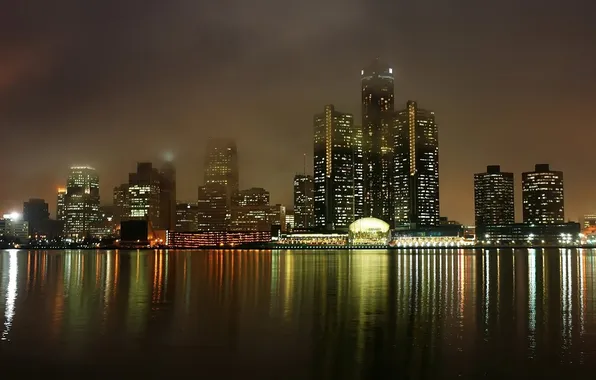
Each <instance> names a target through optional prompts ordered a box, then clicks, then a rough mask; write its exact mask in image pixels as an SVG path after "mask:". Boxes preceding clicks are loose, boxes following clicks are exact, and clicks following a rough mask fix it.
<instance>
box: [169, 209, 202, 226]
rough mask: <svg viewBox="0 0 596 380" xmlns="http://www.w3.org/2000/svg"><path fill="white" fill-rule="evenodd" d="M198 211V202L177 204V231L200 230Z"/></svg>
mask: <svg viewBox="0 0 596 380" xmlns="http://www.w3.org/2000/svg"><path fill="white" fill-rule="evenodd" d="M197 212H198V206H197V204H196V203H178V204H177V205H176V228H175V231H178V232H188V231H198V230H199V227H198V225H197ZM168 231H169V230H168Z"/></svg>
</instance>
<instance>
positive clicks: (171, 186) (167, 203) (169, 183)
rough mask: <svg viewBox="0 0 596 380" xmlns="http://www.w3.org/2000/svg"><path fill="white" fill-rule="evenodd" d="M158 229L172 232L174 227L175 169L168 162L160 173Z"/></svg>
mask: <svg viewBox="0 0 596 380" xmlns="http://www.w3.org/2000/svg"><path fill="white" fill-rule="evenodd" d="M159 185H160V189H159V201H160V218H161V222H160V228H161V229H164V230H174V228H175V226H176V168H175V167H174V164H173V163H172V162H170V161H168V162H166V163H165V164H164V166H163V167H162V169H161V171H160V178H159Z"/></svg>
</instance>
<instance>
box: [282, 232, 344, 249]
mask: <svg viewBox="0 0 596 380" xmlns="http://www.w3.org/2000/svg"><path fill="white" fill-rule="evenodd" d="M274 242H275V244H276V245H280V246H288V247H297V246H331V247H335V246H337V247H345V246H347V245H348V234H344V233H308V232H303V233H292V234H282V235H281V236H280V237H279V238H277V239H275V240H274Z"/></svg>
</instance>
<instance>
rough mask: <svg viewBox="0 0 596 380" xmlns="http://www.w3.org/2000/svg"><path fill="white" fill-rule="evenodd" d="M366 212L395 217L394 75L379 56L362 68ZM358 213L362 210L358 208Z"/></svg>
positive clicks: (364, 200)
mask: <svg viewBox="0 0 596 380" xmlns="http://www.w3.org/2000/svg"><path fill="white" fill-rule="evenodd" d="M360 74H361V90H362V98H361V99H362V170H363V175H362V178H363V181H362V192H363V197H364V199H363V208H364V210H363V215H362V216H364V217H373V218H378V219H381V220H384V221H386V222H390V221H391V219H392V213H393V207H392V202H391V199H392V195H393V194H392V185H391V182H392V179H393V178H392V166H393V138H392V125H393V116H394V76H393V69H392V68H391V67H389V65H387V64H385V63H383V62H381V61H380V60H379V59H376V60H375V61H374V62H372V63H371V64H370V65H369V66H367V67H366V68H364V69H363V70H362V71H361V72H360ZM357 213H359V212H358V211H357Z"/></svg>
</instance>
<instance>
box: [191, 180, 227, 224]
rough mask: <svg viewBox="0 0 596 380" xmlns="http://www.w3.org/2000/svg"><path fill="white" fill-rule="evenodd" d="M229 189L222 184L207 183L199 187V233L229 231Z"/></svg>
mask: <svg viewBox="0 0 596 380" xmlns="http://www.w3.org/2000/svg"><path fill="white" fill-rule="evenodd" d="M227 190H228V189H227V187H226V185H223V184H220V183H214V182H211V183H207V184H205V185H204V186H200V187H199V191H198V197H197V229H198V231H216V232H218V231H227V230H228V227H229V221H230V220H229V211H228V210H229V209H228V204H227Z"/></svg>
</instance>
